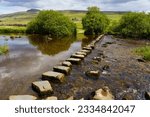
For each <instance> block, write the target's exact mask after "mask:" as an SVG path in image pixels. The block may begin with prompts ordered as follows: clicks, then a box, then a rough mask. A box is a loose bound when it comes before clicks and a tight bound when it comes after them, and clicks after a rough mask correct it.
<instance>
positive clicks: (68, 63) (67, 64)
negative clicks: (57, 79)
mask: <svg viewBox="0 0 150 117" xmlns="http://www.w3.org/2000/svg"><path fill="white" fill-rule="evenodd" d="M62 65H63V66H66V67H72V64H71V63H70V62H69V61H64V62H63V63H62Z"/></svg>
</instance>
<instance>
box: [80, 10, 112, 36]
mask: <svg viewBox="0 0 150 117" xmlns="http://www.w3.org/2000/svg"><path fill="white" fill-rule="evenodd" d="M108 24H109V20H108V18H107V16H106V15H104V14H103V13H102V12H100V10H99V8H97V7H89V8H88V12H87V13H86V15H85V17H83V19H82V25H83V28H84V29H85V34H87V35H94V34H95V35H97V34H99V33H104V32H105V30H106V28H107V26H108Z"/></svg>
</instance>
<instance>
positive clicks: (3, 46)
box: [0, 45, 9, 55]
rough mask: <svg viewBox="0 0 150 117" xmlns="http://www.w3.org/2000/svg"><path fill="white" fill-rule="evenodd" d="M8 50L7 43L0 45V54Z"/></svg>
mask: <svg viewBox="0 0 150 117" xmlns="http://www.w3.org/2000/svg"><path fill="white" fill-rule="evenodd" d="M8 51H9V47H8V45H0V55H2V54H6V53H7V52H8Z"/></svg>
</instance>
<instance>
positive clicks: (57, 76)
mask: <svg viewBox="0 0 150 117" xmlns="http://www.w3.org/2000/svg"><path fill="white" fill-rule="evenodd" d="M42 80H48V81H59V82H63V81H64V80H65V75H64V74H62V73H59V72H54V71H48V72H45V73H43V74H42Z"/></svg>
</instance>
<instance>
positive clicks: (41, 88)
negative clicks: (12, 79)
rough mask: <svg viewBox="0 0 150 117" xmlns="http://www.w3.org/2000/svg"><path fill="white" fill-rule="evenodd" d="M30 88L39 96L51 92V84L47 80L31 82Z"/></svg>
mask: <svg viewBox="0 0 150 117" xmlns="http://www.w3.org/2000/svg"><path fill="white" fill-rule="evenodd" d="M32 88H33V90H35V91H36V92H37V93H38V94H39V95H40V96H45V95H50V94H51V93H52V92H53V89H52V87H51V84H50V83H49V82H48V81H36V82H33V83H32Z"/></svg>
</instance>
